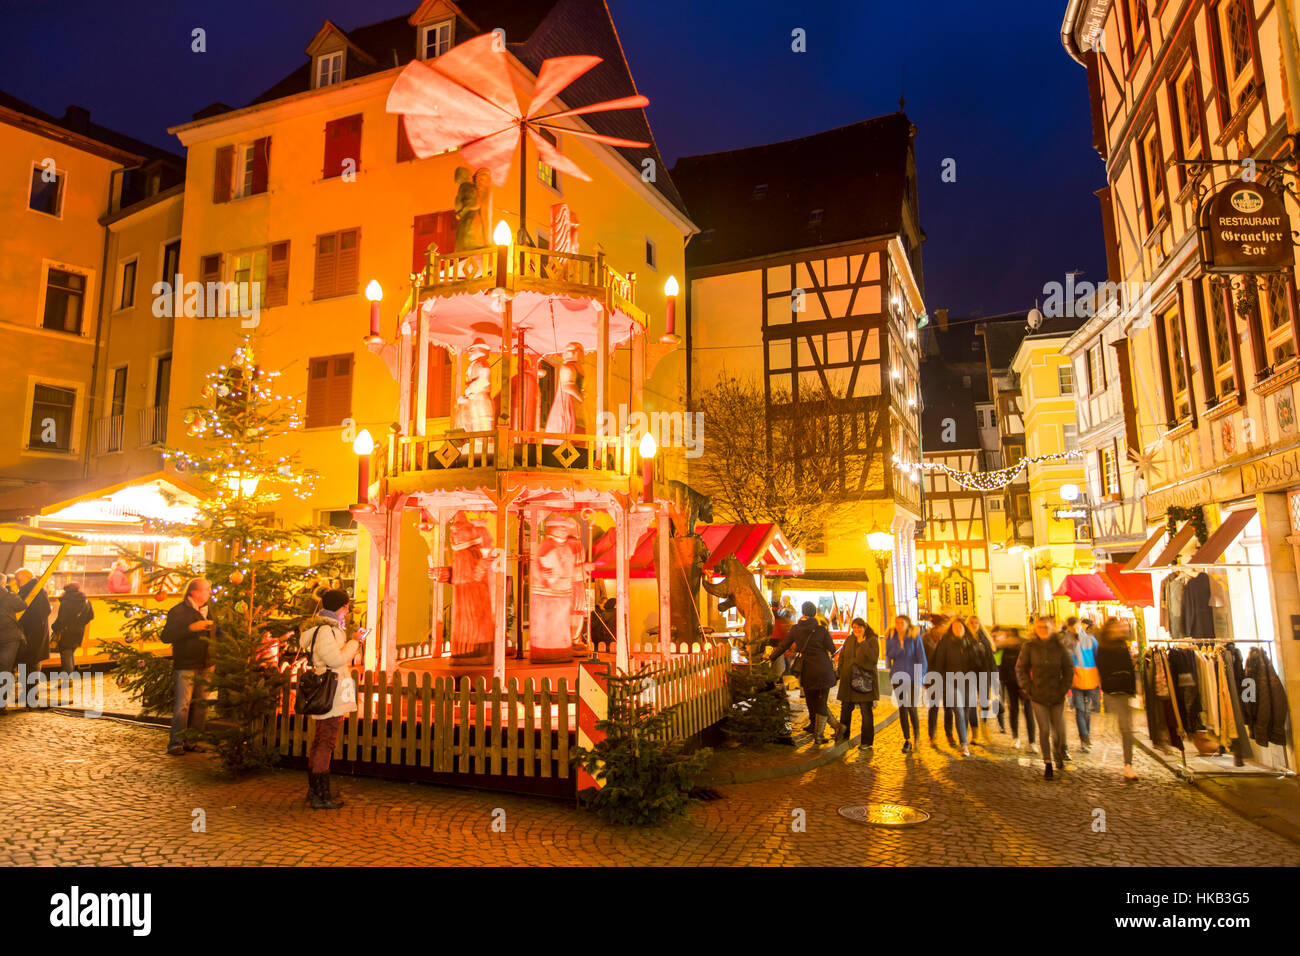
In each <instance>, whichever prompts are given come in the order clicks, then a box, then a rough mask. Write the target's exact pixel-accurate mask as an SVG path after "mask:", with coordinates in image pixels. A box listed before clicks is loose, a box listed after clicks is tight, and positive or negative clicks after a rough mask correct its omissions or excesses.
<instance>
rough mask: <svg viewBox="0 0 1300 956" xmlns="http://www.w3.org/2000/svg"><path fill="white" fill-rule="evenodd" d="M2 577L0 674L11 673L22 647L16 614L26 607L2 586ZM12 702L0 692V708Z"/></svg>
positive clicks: (16, 596) (0, 597)
mask: <svg viewBox="0 0 1300 956" xmlns="http://www.w3.org/2000/svg"><path fill="white" fill-rule="evenodd" d="M4 577H5V576H4V575H3V574H0V674H12V673H13V672H14V669H15V668H16V667H17V666H18V658H19V655H20V654H21V653H22V649H23V629H22V627H21V626H20V625H19V623H18V615H19V614H21V613H22V612H23V611H25V610H26V609H27V605H25V604H24V603H23V599H22V598H20V597H19V596H18V595H17V594H16V593H15V592H13V591H10V590H9V589H8V588H7V587H5V586H4V580H3V579H4ZM12 703H13V699H12V697H11V695H8V694H0V710H4V709H6V708H7V707H9V706H10V705H11V704H12Z"/></svg>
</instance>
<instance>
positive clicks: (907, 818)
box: [839, 803, 930, 827]
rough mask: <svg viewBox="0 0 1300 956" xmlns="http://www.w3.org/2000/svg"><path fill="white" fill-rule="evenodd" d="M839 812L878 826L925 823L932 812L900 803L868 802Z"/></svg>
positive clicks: (849, 817) (861, 821) (842, 808)
mask: <svg viewBox="0 0 1300 956" xmlns="http://www.w3.org/2000/svg"><path fill="white" fill-rule="evenodd" d="M839 814H840V816H842V817H845V818H847V819H849V820H852V821H853V822H855V823H866V824H870V825H872V826H878V827H910V826H915V825H916V824H918V823H924V822H925V821H926V820H928V819H930V814H928V813H926V812H925V811H924V810H918V809H916V807H905V806H903V805H901V804H898V803H868V804H865V805H860V806H854V807H840V809H839Z"/></svg>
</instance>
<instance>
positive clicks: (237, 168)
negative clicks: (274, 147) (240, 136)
mask: <svg viewBox="0 0 1300 956" xmlns="http://www.w3.org/2000/svg"><path fill="white" fill-rule="evenodd" d="M270 165H271V137H269V136H263V137H262V138H261V139H256V140H253V142H251V143H241V144H240V145H238V146H221V147H218V148H217V157H216V164H215V171H214V176H213V186H212V201H213V202H218V203H221V202H230V200H231V199H243V198H244V197H245V196H257V195H260V194H261V193H264V192H266V187H267V183H268V181H269V177H270Z"/></svg>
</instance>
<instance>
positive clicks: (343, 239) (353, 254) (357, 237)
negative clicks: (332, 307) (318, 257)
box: [334, 229, 361, 295]
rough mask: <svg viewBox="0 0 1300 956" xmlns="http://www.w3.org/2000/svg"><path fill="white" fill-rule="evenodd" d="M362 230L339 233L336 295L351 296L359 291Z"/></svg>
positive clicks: (348, 230) (346, 230)
mask: <svg viewBox="0 0 1300 956" xmlns="http://www.w3.org/2000/svg"><path fill="white" fill-rule="evenodd" d="M360 253H361V230H360V229H345V230H343V231H342V232H340V233H339V259H338V275H337V277H336V278H335V284H334V294H335V295H351V294H352V293H354V292H356V291H357V276H358V275H359V274H360V268H361V262H360V258H361V256H360Z"/></svg>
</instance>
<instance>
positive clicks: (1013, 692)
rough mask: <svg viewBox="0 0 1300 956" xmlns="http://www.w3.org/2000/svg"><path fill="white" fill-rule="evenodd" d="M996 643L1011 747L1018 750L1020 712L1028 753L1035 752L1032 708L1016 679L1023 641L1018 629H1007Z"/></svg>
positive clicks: (1036, 747) (1000, 634) (999, 675)
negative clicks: (997, 643) (1009, 728)
mask: <svg viewBox="0 0 1300 956" xmlns="http://www.w3.org/2000/svg"><path fill="white" fill-rule="evenodd" d="M998 642H999V644H1000V646H1001V650H1002V661H1001V662H1000V663H999V665H998V677H999V678H1000V679H1001V683H1002V689H1003V690H1004V691H1005V692H1006V699H1007V712H1008V715H1009V717H1010V724H1011V738H1012V739H1011V746H1012V747H1014V748H1015V749H1016V750H1019V749H1020V711H1021V710H1022V709H1023V710H1024V712H1025V734H1026V735H1027V736H1028V738H1029V752H1030V753H1035V752H1037V749H1038V745H1037V744H1035V743H1034V708H1033V705H1032V704H1030V702H1029V698H1028V697H1026V696H1025V691H1024V688H1022V687H1021V686H1020V681H1019V679H1018V678H1017V677H1016V662H1017V661H1018V660H1020V651H1021V649H1022V647H1023V646H1024V639H1023V638H1022V637H1021V636H1020V628H1018V627H1009V628H1007V629H1006V630H1004V631H1002V632H1001V633H999V634H998Z"/></svg>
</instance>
